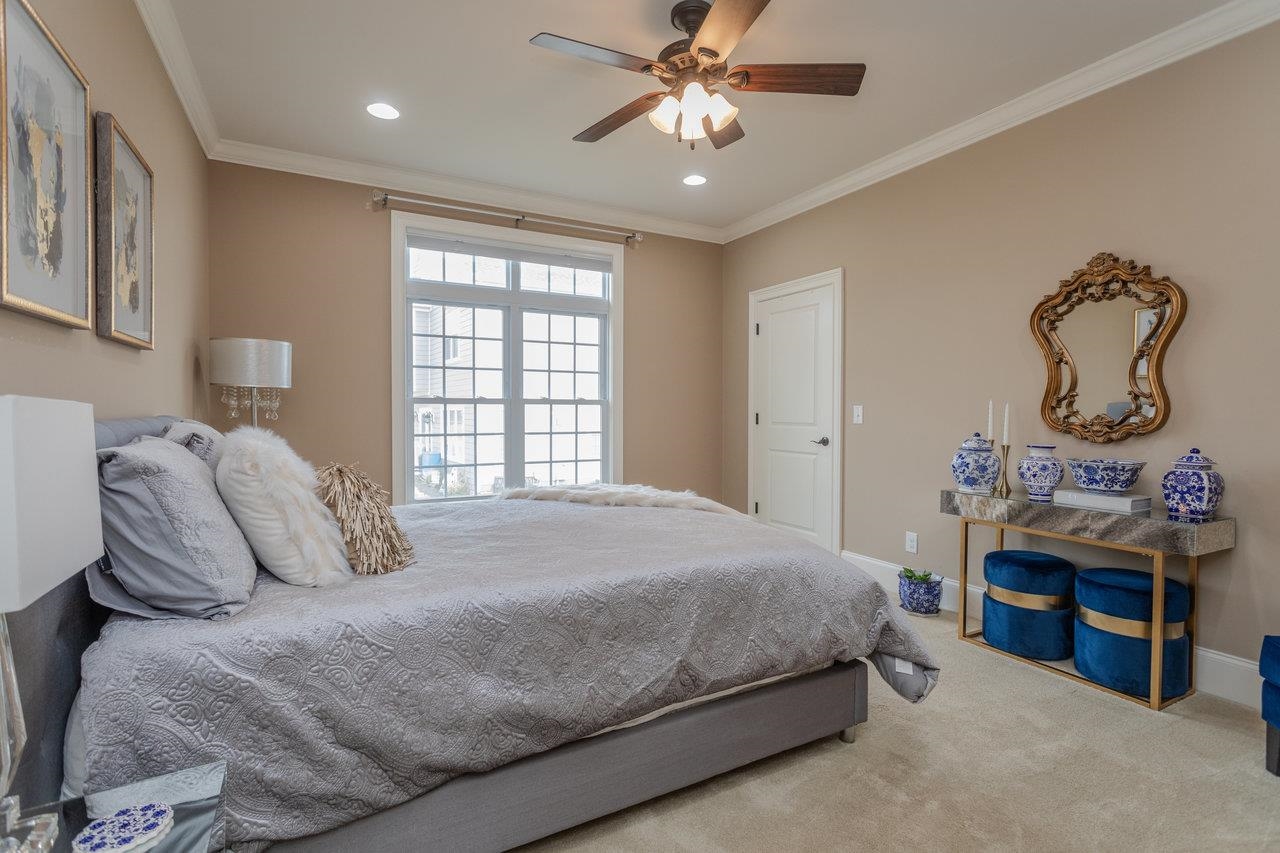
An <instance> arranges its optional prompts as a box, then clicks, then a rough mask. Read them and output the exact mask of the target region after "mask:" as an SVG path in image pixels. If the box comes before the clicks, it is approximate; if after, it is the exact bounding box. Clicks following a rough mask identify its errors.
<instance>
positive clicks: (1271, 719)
mask: <svg viewBox="0 0 1280 853" xmlns="http://www.w3.org/2000/svg"><path fill="white" fill-rule="evenodd" d="M1258 674H1259V675H1261V676H1262V719H1264V720H1266V722H1267V769H1268V770H1270V771H1271V772H1272V773H1274V774H1275V775H1277V776H1280V636H1271V637H1263V638H1262V654H1260V655H1258Z"/></svg>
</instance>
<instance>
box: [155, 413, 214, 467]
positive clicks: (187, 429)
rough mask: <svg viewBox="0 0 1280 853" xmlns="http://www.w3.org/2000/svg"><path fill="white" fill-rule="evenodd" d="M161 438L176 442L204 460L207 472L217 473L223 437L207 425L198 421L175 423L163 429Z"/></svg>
mask: <svg viewBox="0 0 1280 853" xmlns="http://www.w3.org/2000/svg"><path fill="white" fill-rule="evenodd" d="M161 436H162V437H163V438H167V439H169V440H170V441H176V442H177V443H178V444H181V445H182V446H183V447H185V448H186V449H187V450H190V451H191V452H192V453H194V454H195V455H196V456H198V457H200V458H201V459H203V460H204V463H205V464H206V465H208V466H209V470H210V471H212V472H214V474H217V473H218V462H219V461H220V460H221V459H222V447H223V445H222V441H223V435H222V433H220V432H218V431H217V430H216V429H214V428H213V427H211V426H209V425H208V424H202V423H200V422H199V421H176V422H174V423H171V424H169V426H167V427H165V430H164V432H163V433H161Z"/></svg>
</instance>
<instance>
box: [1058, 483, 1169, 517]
mask: <svg viewBox="0 0 1280 853" xmlns="http://www.w3.org/2000/svg"><path fill="white" fill-rule="evenodd" d="M1053 502H1054V503H1055V504H1057V505H1058V506H1071V507H1076V508H1077V509H1100V510H1102V511H1104V512H1118V513H1121V514H1123V515H1140V514H1142V513H1144V512H1150V511H1151V498H1149V497H1147V496H1146V495H1098V494H1094V493H1093V492H1084V491H1080V490H1078V489H1058V490H1057V491H1056V492H1054V493H1053Z"/></svg>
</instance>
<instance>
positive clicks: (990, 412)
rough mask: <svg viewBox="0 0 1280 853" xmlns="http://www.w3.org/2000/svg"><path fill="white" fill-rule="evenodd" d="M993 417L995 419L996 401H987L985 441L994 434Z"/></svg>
mask: <svg viewBox="0 0 1280 853" xmlns="http://www.w3.org/2000/svg"><path fill="white" fill-rule="evenodd" d="M995 419H996V402H995V400H988V401H987V441H990V440H991V437H992V436H993V435H995Z"/></svg>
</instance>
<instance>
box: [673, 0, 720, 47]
mask: <svg viewBox="0 0 1280 853" xmlns="http://www.w3.org/2000/svg"><path fill="white" fill-rule="evenodd" d="M710 11H711V4H710V3H708V2H707V0H680V2H679V3H677V4H676V5H674V6H672V7H671V26H673V27H675V28H676V29H677V30H680V32H682V33H684V34H685V35H687V36H688V37H689V38H691V39H692V38H693V37H694V36H695V35H697V34H698V29H699V28H700V27H701V26H702V22H703V21H705V20H706V19H707V13H708V12H710Z"/></svg>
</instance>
